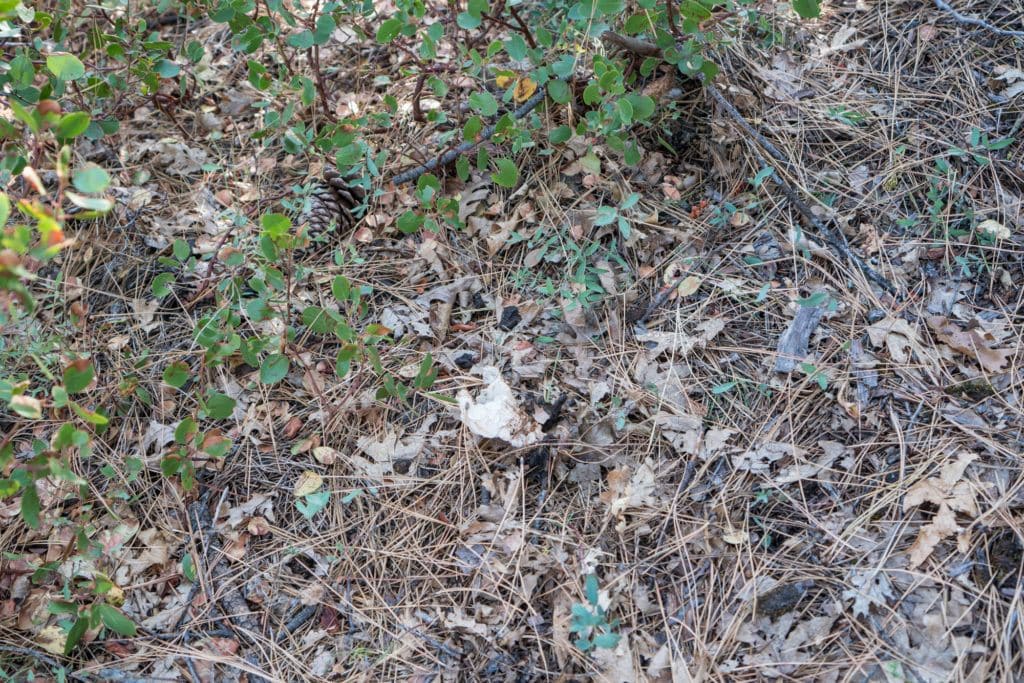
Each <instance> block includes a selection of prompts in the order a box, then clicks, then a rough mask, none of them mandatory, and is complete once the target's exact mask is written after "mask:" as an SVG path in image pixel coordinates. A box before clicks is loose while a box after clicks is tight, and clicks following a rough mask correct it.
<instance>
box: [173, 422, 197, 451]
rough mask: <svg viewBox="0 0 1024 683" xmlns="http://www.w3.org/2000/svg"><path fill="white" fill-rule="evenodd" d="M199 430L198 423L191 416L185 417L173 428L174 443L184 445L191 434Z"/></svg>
mask: <svg viewBox="0 0 1024 683" xmlns="http://www.w3.org/2000/svg"><path fill="white" fill-rule="evenodd" d="M198 431H199V425H197V424H196V421H195V420H193V419H192V418H191V417H186V418H185V419H184V420H182V421H181V422H179V423H178V426H177V427H175V428H174V443H176V444H178V445H179V446H184V445H185V444H187V443H188V440H189V439H190V438H192V435H193V434H195V433H197V432H198Z"/></svg>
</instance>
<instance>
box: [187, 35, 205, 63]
mask: <svg viewBox="0 0 1024 683" xmlns="http://www.w3.org/2000/svg"><path fill="white" fill-rule="evenodd" d="M205 52H206V48H204V47H203V44H202V43H200V42H199V41H198V40H193V41H190V42H189V43H188V44H187V45H186V46H185V56H186V57H188V61H190V62H192V63H193V64H196V63H198V62H200V61H202V59H203V54H204V53H205Z"/></svg>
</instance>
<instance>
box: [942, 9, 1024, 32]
mask: <svg viewBox="0 0 1024 683" xmlns="http://www.w3.org/2000/svg"><path fill="white" fill-rule="evenodd" d="M935 6H936V7H938V8H939V9H940V10H942V11H943V12H945V13H946V14H948V15H949V16H951V17H952V18H953V21H955V22H956V23H958V24H966V25H967V26H977V27H978V28H983V29H985V30H986V31H989V32H990V33H995V34H996V35H997V36H1006V37H1009V38H1024V31H1011V30H1009V29H1005V28H999V27H998V26H993V25H992V24H990V23H988V22H987V21H985V20H984V19H978V18H977V17H969V16H967V15H966V14H961V13H960V12H957V11H956V10H955V9H953V7H952V6H951V5H950V4H949V3H948V2H946V0H935Z"/></svg>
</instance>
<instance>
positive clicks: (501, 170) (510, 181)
mask: <svg viewBox="0 0 1024 683" xmlns="http://www.w3.org/2000/svg"><path fill="white" fill-rule="evenodd" d="M494 165H495V166H497V167H498V168H497V170H496V171H495V172H494V173H491V180H493V181H494V182H495V183H496V184H498V185H501V186H502V187H515V185H516V183H517V182H519V169H518V168H517V167H516V164H515V162H514V161H512V160H511V159H504V158H499V159H495V160H494Z"/></svg>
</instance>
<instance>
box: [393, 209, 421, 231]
mask: <svg viewBox="0 0 1024 683" xmlns="http://www.w3.org/2000/svg"><path fill="white" fill-rule="evenodd" d="M422 225H423V216H420V215H419V214H418V213H416V212H415V211H412V210H409V211H406V212H405V213H403V214H402V215H401V216H399V217H398V220H397V221H396V222H395V226H396V227H397V228H398V229H399V231H400V232H402V233H404V234H406V235H411V234H412V233H414V232H416V231H417V230H419V229H420V227H421V226H422Z"/></svg>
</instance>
